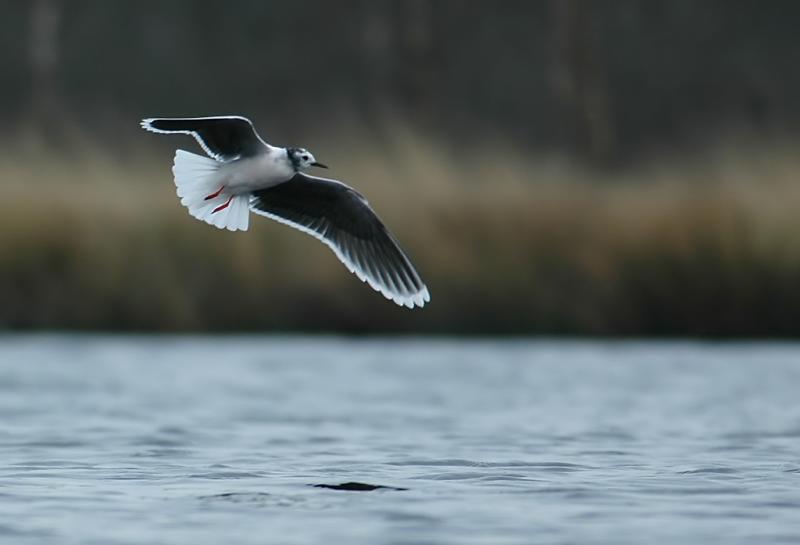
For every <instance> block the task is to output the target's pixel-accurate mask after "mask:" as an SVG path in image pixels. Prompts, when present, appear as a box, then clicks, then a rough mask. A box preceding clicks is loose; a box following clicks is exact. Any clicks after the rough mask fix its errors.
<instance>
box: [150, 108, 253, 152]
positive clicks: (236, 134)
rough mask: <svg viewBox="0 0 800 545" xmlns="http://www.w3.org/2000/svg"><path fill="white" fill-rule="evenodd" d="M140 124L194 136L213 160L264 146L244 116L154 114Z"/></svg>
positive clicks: (161, 130) (155, 130) (152, 130)
mask: <svg viewBox="0 0 800 545" xmlns="http://www.w3.org/2000/svg"><path fill="white" fill-rule="evenodd" d="M141 126H142V128H143V129H145V130H148V131H150V132H157V133H163V134H171V133H179V134H189V135H191V136H194V138H195V140H197V142H198V143H199V144H200V146H201V147H202V148H203V150H204V151H205V152H206V153H207V154H208V155H209V156H211V157H213V158H214V159H216V160H217V161H231V160H233V159H238V158H241V157H250V156H253V155H258V154H259V153H263V152H264V151H266V150H267V149H268V146H267V144H266V143H265V142H264V141H263V140H261V137H260V136H258V133H256V130H255V128H254V127H253V124H252V123H251V122H250V120H249V119H247V118H245V117H239V116H218V117H174V118H166V117H155V118H149V119H143V120H142V123H141Z"/></svg>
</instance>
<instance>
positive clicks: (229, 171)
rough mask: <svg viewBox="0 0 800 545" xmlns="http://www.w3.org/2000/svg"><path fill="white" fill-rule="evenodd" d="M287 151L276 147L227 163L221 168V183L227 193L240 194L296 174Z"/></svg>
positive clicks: (281, 181)
mask: <svg viewBox="0 0 800 545" xmlns="http://www.w3.org/2000/svg"><path fill="white" fill-rule="evenodd" d="M294 174H295V170H294V168H293V167H292V164H291V162H290V161H289V158H288V157H287V155H286V151H285V150H284V149H282V148H274V149H273V150H272V151H270V152H269V153H265V154H263V155H258V156H256V157H248V158H246V159H239V160H236V161H231V162H230V163H226V164H225V165H223V166H222V167H221V168H220V169H219V176H220V178H221V179H220V182H221V184H220V185H224V186H225V187H226V188H227V191H226V192H227V193H229V194H234V195H239V194H242V193H252V192H253V191H256V190H258V189H264V188H267V187H272V186H274V185H278V184H280V183H283V182H285V181H287V180H289V179H290V178H291V177H292V176H294Z"/></svg>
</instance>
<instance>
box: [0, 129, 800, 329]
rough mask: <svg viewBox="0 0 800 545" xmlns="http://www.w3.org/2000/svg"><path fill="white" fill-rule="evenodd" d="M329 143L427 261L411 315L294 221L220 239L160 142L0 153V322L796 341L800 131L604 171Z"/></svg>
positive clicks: (511, 155) (401, 137) (400, 138)
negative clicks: (183, 189)
mask: <svg viewBox="0 0 800 545" xmlns="http://www.w3.org/2000/svg"><path fill="white" fill-rule="evenodd" d="M335 142H336V143H335V144H334V145H333V146H331V145H328V146H327V148H326V147H325V146H324V145H317V146H310V147H312V149H314V151H315V152H316V154H317V156H318V157H319V158H320V159H321V160H329V159H330V161H329V162H332V163H335V162H336V161H335V160H333V158H335V157H351V158H353V160H351V161H348V163H347V164H344V165H341V166H339V165H337V166H336V168H335V169H334V171H333V174H335V175H337V176H340V177H342V178H343V179H346V180H349V181H351V182H352V183H353V185H355V186H357V187H358V189H359V190H361V191H362V192H363V193H364V194H366V195H367V197H368V198H369V199H370V202H371V203H372V204H373V206H374V207H375V208H376V209H377V210H378V211H379V213H380V214H381V215H382V216H383V218H384V219H385V221H386V223H387V224H388V225H389V226H390V227H391V228H392V230H393V231H394V232H395V234H396V235H397V237H398V238H399V239H400V240H401V241H402V243H403V245H404V247H405V248H406V249H407V250H408V251H409V253H410V254H411V256H412V257H413V258H414V260H415V262H416V263H417V264H418V266H419V269H420V271H421V272H422V274H423V276H424V277H425V279H426V280H427V282H428V284H429V286H430V289H431V293H432V297H433V300H432V303H431V305H430V306H429V307H426V308H425V309H424V310H423V311H421V312H420V311H415V312H409V311H407V310H405V309H401V308H396V307H395V306H394V305H392V304H391V303H389V302H387V301H385V300H384V299H383V298H382V297H380V296H379V295H377V294H375V293H373V292H372V291H371V290H370V289H369V288H368V287H366V286H365V285H362V284H361V283H360V282H358V281H357V280H356V279H355V278H354V277H351V276H350V275H349V274H348V273H347V271H346V270H345V269H344V268H343V267H342V266H341V265H340V264H339V263H338V262H337V261H336V260H335V258H334V257H333V255H332V254H331V253H330V252H329V251H328V250H327V248H325V247H324V246H322V245H320V244H319V243H318V242H316V241H314V240H313V239H311V238H310V237H307V236H305V235H303V234H301V233H297V232H294V231H292V230H290V229H287V228H286V227H284V226H280V225H278V224H275V223H272V222H269V221H267V220H265V219H257V218H256V219H255V221H253V223H252V227H251V230H250V231H249V232H248V233H235V234H232V233H227V232H218V231H217V230H215V229H213V228H211V227H209V226H207V225H204V224H201V223H199V222H197V221H196V220H194V219H192V218H190V217H189V216H188V214H186V212H185V210H184V209H183V208H182V207H181V206H180V205H179V203H178V202H177V200H176V198H175V196H174V193H173V188H172V184H171V181H170V172H169V164H170V156H169V155H168V154H167V153H166V151H164V150H163V149H162V150H161V151H159V152H147V153H145V152H141V153H139V154H137V155H135V156H133V157H127V158H124V159H120V158H117V159H111V158H110V157H109V156H106V155H91V154H88V153H85V154H83V155H81V156H80V159H78V160H75V159H68V158H66V157H61V158H59V157H55V158H54V157H53V155H52V154H45V153H43V152H41V150H39V149H37V148H35V147H34V148H28V149H20V150H19V151H18V152H17V153H14V154H8V155H5V156H0V177H1V179H2V180H3V189H4V191H3V199H2V201H0V301H2V304H0V325H4V326H6V327H12V328H28V327H47V328H70V329H71V328H101V329H139V330H206V329H212V330H240V329H246V330H296V329H302V330H336V331H346V332H362V331H385V332H394V331H423V332H460V333H467V332H483V333H563V334H618V335H637V334H649V335H661V334H680V335H718V336H729V335H730V336H733V335H796V334H797V333H798V332H800V331H799V330H798V328H797V326H796V325H795V324H796V323H798V318H800V295H798V293H800V290H798V289H797V283H798V280H800V236H798V232H800V231H798V228H799V227H800V215H799V214H798V213H797V210H798V208H800V184H798V181H800V157H799V156H798V155H797V154H796V153H795V151H794V149H795V147H794V143H793V142H786V141H784V142H779V143H769V144H767V143H763V142H762V143H759V144H758V145H753V143H752V142H738V143H734V144H729V145H727V146H721V147H718V148H715V149H706V150H698V151H695V152H694V153H692V154H690V155H688V156H679V155H675V156H672V157H666V156H661V157H658V158H653V159H652V160H650V161H648V162H644V163H642V164H639V165H637V166H634V167H629V168H626V169H624V170H621V171H616V172H597V171H594V170H592V169H589V168H586V167H582V166H579V165H577V166H576V165H573V164H570V163H569V162H568V161H566V160H564V159H563V158H559V157H553V156H538V157H537V156H534V157H532V158H531V157H527V156H526V155H525V154H523V153H521V152H519V151H517V152H515V151H513V150H510V149H509V148H508V147H502V146H498V149H496V150H494V151H491V152H483V153H481V154H480V155H477V154H467V156H466V157H459V158H458V159H460V164H458V165H457V164H456V163H457V162H456V160H455V159H456V157H455V156H454V154H452V153H449V152H446V151H444V150H443V149H442V148H441V147H440V146H438V145H436V143H435V142H426V141H424V139H423V140H420V139H419V138H416V137H415V135H413V134H411V133H409V132H408V131H402V130H397V131H395V134H394V136H393V137H392V139H391V140H390V141H388V142H387V141H382V142H380V143H376V142H372V141H370V140H369V139H367V138H361V137H358V136H353V137H351V138H347V139H341V138H340V139H337V140H335ZM175 144H180V142H178V141H176V142H175ZM182 144H183V146H182V147H187V148H188V147H189V146H191V143H189V142H185V141H184V142H182ZM355 149H358V150H361V153H359V154H358V155H355V156H354V155H353V153H352V151H353V150H355ZM326 162H328V161H326Z"/></svg>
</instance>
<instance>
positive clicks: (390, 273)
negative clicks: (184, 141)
mask: <svg viewBox="0 0 800 545" xmlns="http://www.w3.org/2000/svg"><path fill="white" fill-rule="evenodd" d="M141 126H142V128H144V129H146V130H148V131H151V132H156V133H164V134H172V133H179V134H188V135H191V136H193V137H194V138H195V140H197V142H198V143H199V144H200V147H202V148H203V151H205V152H206V154H208V156H209V157H203V156H202V155H197V154H195V153H189V152H188V151H184V150H180V149H179V150H177V151H176V152H175V160H174V164H173V167H172V172H173V174H174V176H175V186H176V187H177V193H178V197H180V199H181V204H183V205H184V206H185V207H186V208H188V210H189V214H191V215H192V216H194V217H195V218H197V219H199V220H202V221H204V222H206V223H209V224H211V225H213V226H215V227H218V228H220V229H228V230H230V231H237V230H241V231H246V230H247V227H248V224H249V218H250V212H251V211H252V212H254V213H256V214H259V215H262V216H266V217H268V218H271V219H273V220H275V221H278V222H280V223H284V224H286V225H289V226H291V227H294V228H295V229H299V230H300V231H303V232H304V233H308V234H309V235H311V236H313V237H315V238H317V239H319V240H321V241H322V242H323V243H325V244H326V245H327V246H328V247H329V248H330V249H331V250H333V253H335V254H336V257H338V258H339V260H340V261H341V262H342V263H344V265H345V266H346V267H347V268H348V269H349V270H350V272H352V273H354V274H355V275H356V276H357V277H358V278H359V279H361V280H362V281H363V282H366V283H367V284H369V285H370V286H371V287H372V288H373V289H375V290H376V291H379V292H380V293H381V294H383V296H384V297H386V298H387V299H391V300H392V301H394V302H395V303H397V304H398V305H403V306H406V307H408V308H414V307H415V306H418V307H422V306H423V305H425V303H427V302H428V301H430V294H429V293H428V288H427V287H426V286H425V283H424V282H423V281H422V279H421V278H420V276H419V274H418V273H417V271H416V270H415V269H414V266H413V265H412V264H411V261H410V260H409V259H408V257H407V256H406V254H405V253H404V252H403V250H401V249H400V246H399V244H398V243H397V241H396V240H395V238H394V236H392V234H391V233H390V232H389V231H388V229H386V227H385V226H384V225H383V223H382V222H381V220H380V219H379V218H378V216H377V215H376V214H375V212H373V211H372V209H371V208H370V206H369V203H368V202H367V200H366V199H365V198H364V197H363V196H362V195H361V194H360V193H358V192H357V191H356V190H354V189H353V188H351V187H349V186H347V185H345V184H344V183H342V182H340V181H338V180H331V179H328V178H318V177H316V176H310V175H308V174H304V173H303V171H304V170H306V169H308V168H309V167H322V168H328V167H326V166H325V165H323V164H321V163H318V162H317V160H316V159H315V158H314V156H313V155H312V154H311V152H309V151H308V150H306V149H304V148H293V147H286V148H281V147H276V146H271V145H269V144H267V143H266V142H264V141H263V140H262V139H261V137H260V136H259V135H258V133H256V130H255V128H254V127H253V124H252V123H251V122H250V120H249V119H247V118H244V117H240V116H217V117H191V118H149V119H144V120H142V123H141Z"/></svg>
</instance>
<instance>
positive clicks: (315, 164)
mask: <svg viewBox="0 0 800 545" xmlns="http://www.w3.org/2000/svg"><path fill="white" fill-rule="evenodd" d="M311 166H312V167H319V168H328V165H323V164H322V163H311Z"/></svg>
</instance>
